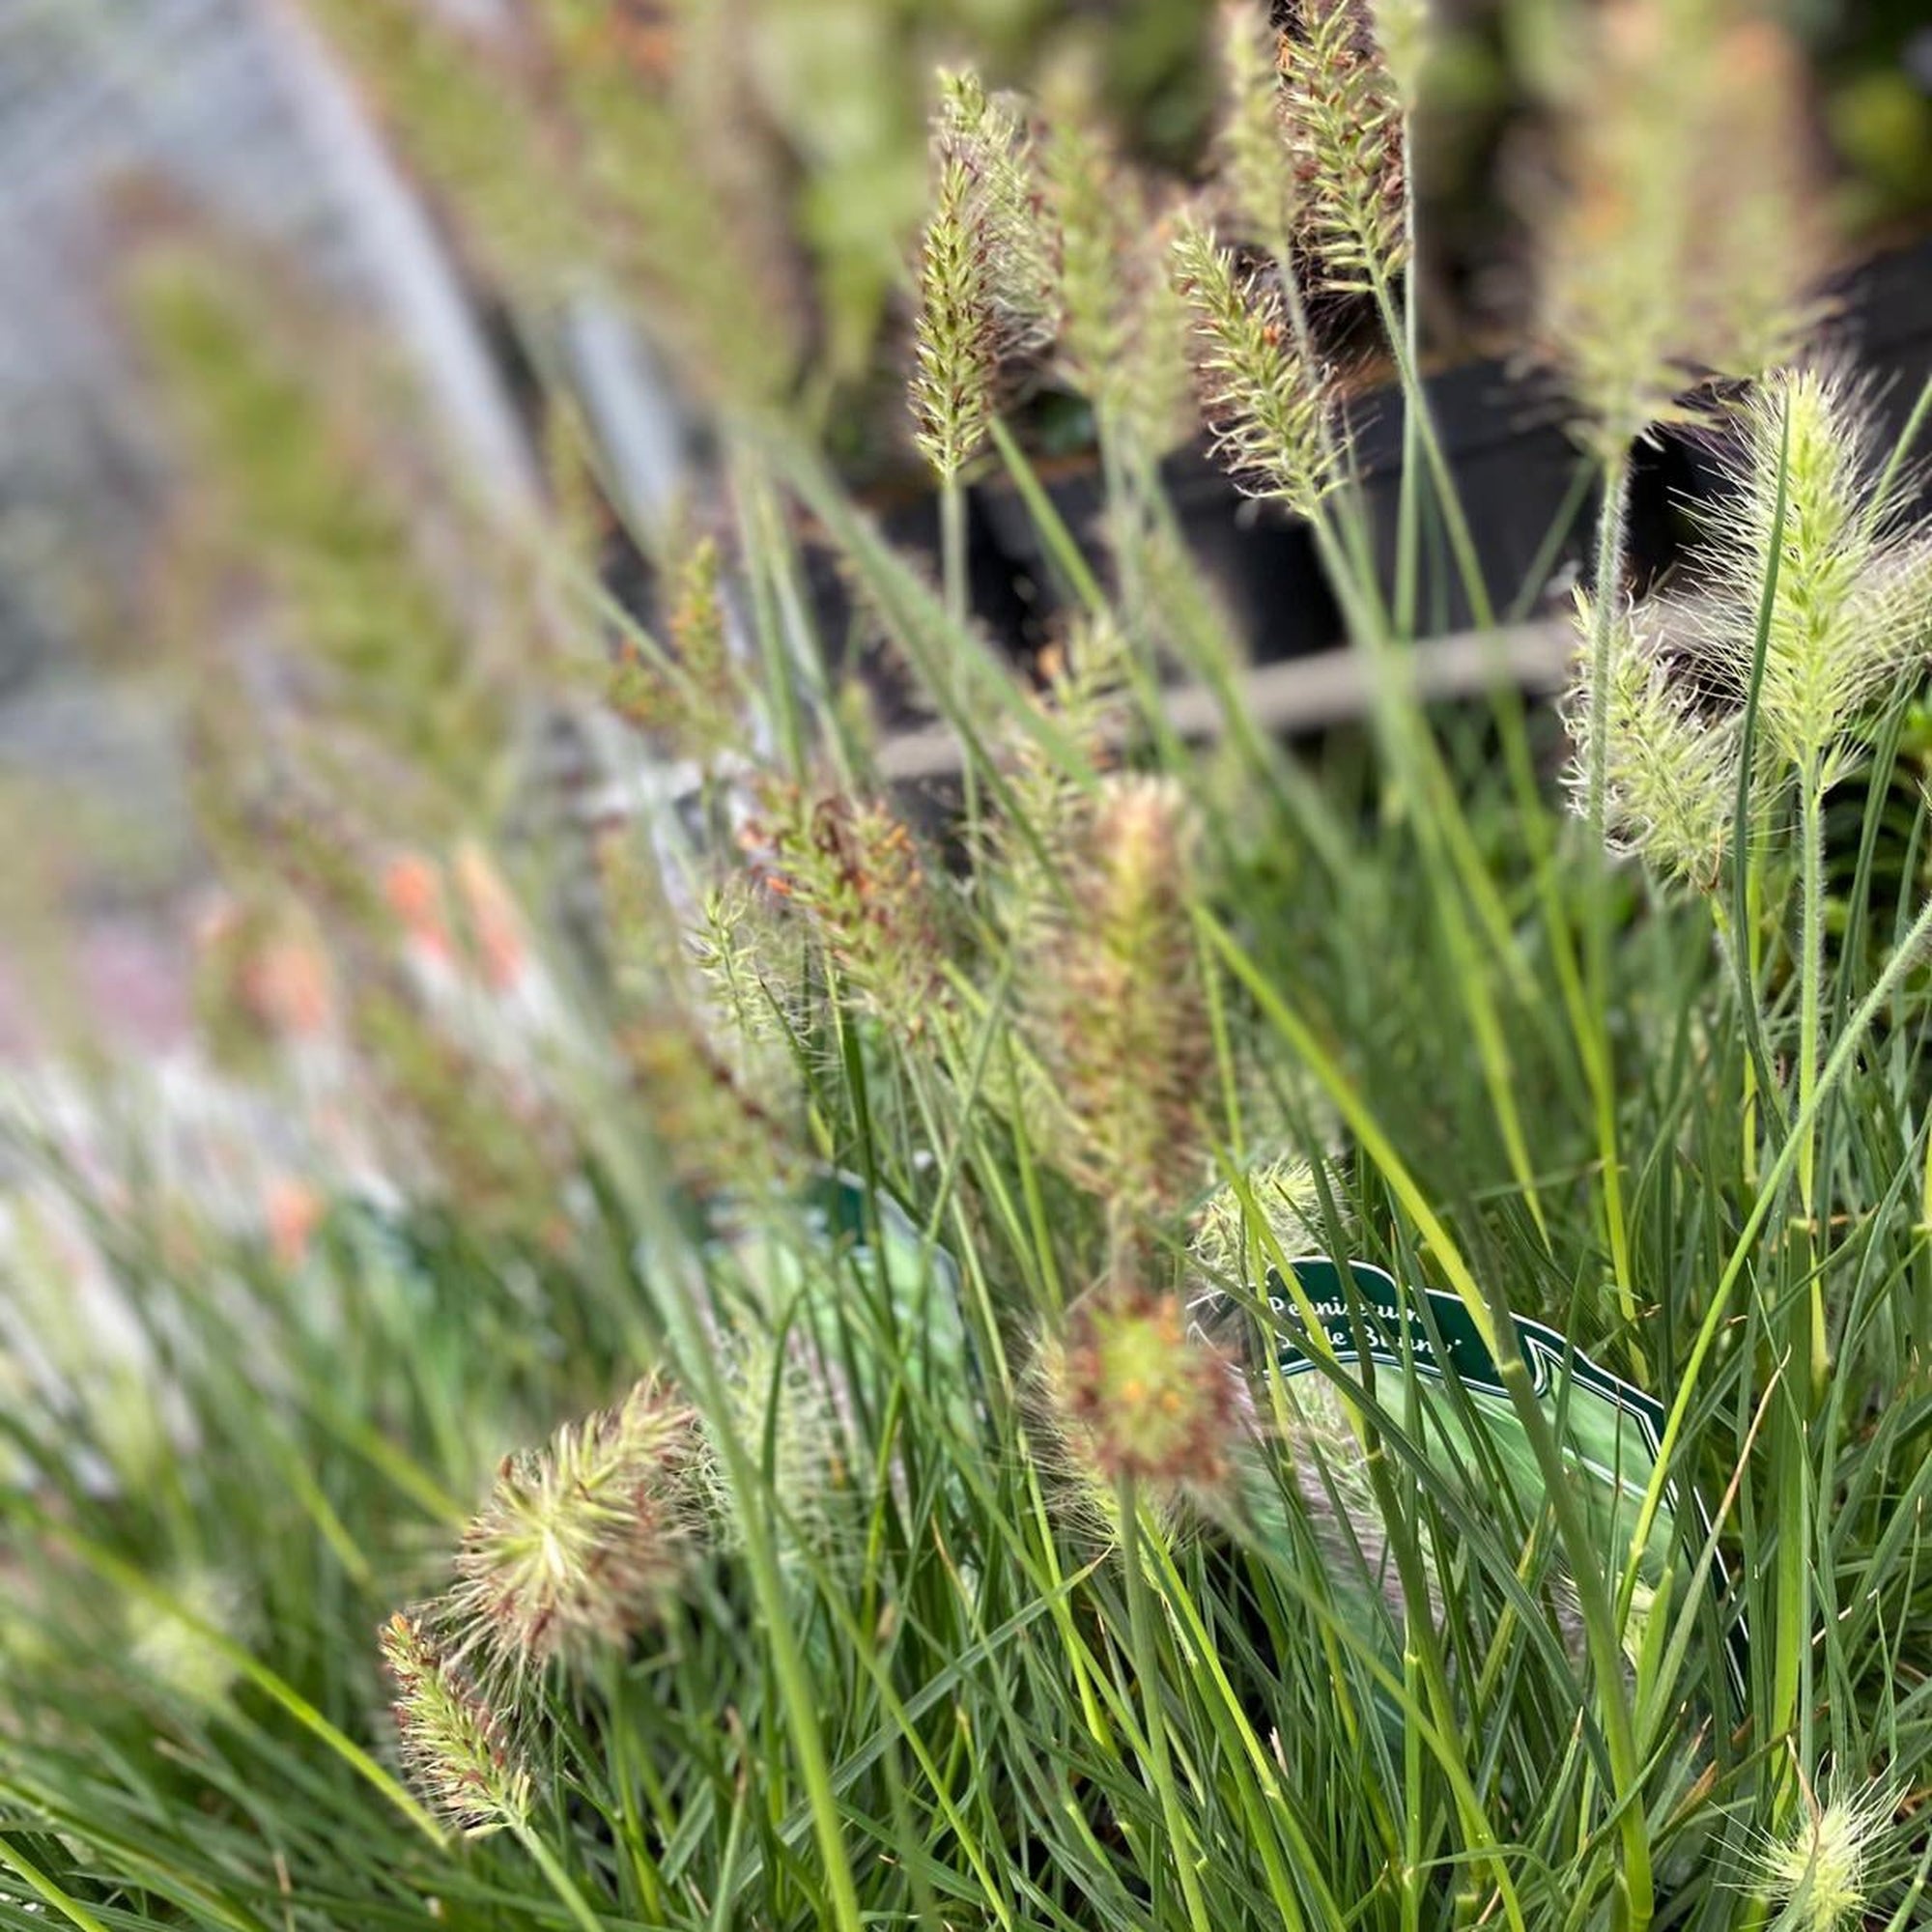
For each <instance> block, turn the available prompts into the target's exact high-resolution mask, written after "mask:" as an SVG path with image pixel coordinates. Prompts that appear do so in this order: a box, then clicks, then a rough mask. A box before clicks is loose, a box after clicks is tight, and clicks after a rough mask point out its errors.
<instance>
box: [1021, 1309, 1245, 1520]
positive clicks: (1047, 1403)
mask: <svg viewBox="0 0 1932 1932" xmlns="http://www.w3.org/2000/svg"><path fill="white" fill-rule="evenodd" d="M1036 1379H1037V1397H1038V1400H1039V1403H1040V1406H1041V1408H1042V1410H1043V1411H1044V1415H1045V1419H1046V1421H1047V1423H1048V1425H1049V1427H1050V1428H1051V1429H1052V1430H1053V1431H1054V1433H1055V1434H1056V1435H1057V1436H1058V1437H1059V1438H1060V1447H1061V1450H1062V1453H1063V1455H1064V1456H1065V1462H1066V1471H1065V1473H1066V1474H1067V1475H1068V1476H1069V1477H1070V1478H1072V1479H1073V1480H1074V1481H1075V1482H1076V1483H1077V1484H1078V1485H1079V1487H1080V1489H1082V1490H1086V1489H1093V1490H1094V1494H1092V1495H1089V1496H1080V1497H1076V1504H1077V1507H1078V1508H1079V1509H1080V1513H1081V1514H1083V1515H1084V1516H1086V1517H1087V1518H1089V1519H1090V1520H1092V1521H1093V1522H1094V1524H1095V1526H1099V1527H1104V1526H1106V1525H1108V1524H1109V1523H1110V1522H1111V1521H1112V1520H1113V1518H1114V1515H1115V1511H1114V1509H1113V1507H1112V1506H1111V1503H1110V1501H1109V1498H1108V1495H1107V1492H1108V1490H1109V1489H1110V1488H1111V1486H1112V1485H1113V1484H1115V1483H1118V1482H1119V1481H1121V1480H1122V1478H1126V1479H1130V1480H1132V1481H1133V1482H1135V1483H1137V1484H1143V1485H1146V1486H1148V1487H1149V1488H1150V1489H1151V1492H1152V1495H1151V1499H1152V1500H1153V1501H1155V1502H1156V1503H1158V1502H1160V1501H1162V1500H1163V1499H1164V1498H1166V1497H1168V1496H1171V1495H1172V1494H1173V1493H1175V1492H1180V1491H1192V1492H1204V1491H1210V1490H1212V1489H1214V1488H1216V1487H1217V1486H1218V1485H1220V1484H1222V1483H1223V1482H1225V1480H1226V1479H1227V1477H1228V1475H1229V1473H1230V1470H1231V1467H1232V1463H1233V1456H1234V1452H1235V1450H1236V1446H1237V1445H1238V1443H1239V1442H1240V1440H1241V1439H1242V1437H1243V1435H1244V1434H1245V1433H1246V1430H1247V1427H1248V1417H1249V1415H1250V1413H1251V1410H1250V1406H1249V1404H1248V1400H1247V1391H1246V1388H1245V1385H1244V1384H1243V1382H1242V1380H1241V1378H1240V1372H1239V1370H1238V1369H1237V1368H1236V1364H1235V1363H1234V1361H1233V1360H1232V1358H1231V1357H1229V1356H1228V1355H1226V1354H1224V1353H1223V1352H1222V1351H1221V1350H1219V1349H1217V1348H1216V1347H1214V1346H1213V1345H1212V1344H1211V1343H1208V1342H1207V1341H1205V1340H1203V1339H1202V1337H1201V1336H1200V1335H1199V1334H1198V1333H1195V1332H1191V1331H1190V1329H1189V1326H1188V1322H1187V1317H1186V1311H1185V1309H1184V1308H1183V1307H1182V1305H1181V1303H1180V1301H1179V1297H1177V1296H1175V1295H1170V1294H1160V1293H1154V1292H1153V1291H1152V1290H1151V1289H1145V1288H1138V1287H1130V1288H1122V1287H1119V1286H1109V1287H1106V1288H1102V1289H1096V1290H1095V1291H1094V1292H1093V1293H1090V1294H1088V1295H1086V1296H1084V1297H1083V1298H1082V1299H1081V1300H1080V1301H1079V1302H1078V1303H1077V1304H1076V1305H1075V1306H1074V1308H1073V1310H1072V1312H1071V1314H1070V1315H1069V1317H1068V1319H1067V1323H1066V1330H1065V1335H1064V1336H1062V1337H1061V1338H1059V1339H1058V1340H1057V1341H1056V1342H1054V1343H1052V1344H1050V1345H1046V1346H1044V1347H1043V1348H1042V1350H1041V1354H1040V1359H1039V1362H1038V1363H1037V1372H1036Z"/></svg>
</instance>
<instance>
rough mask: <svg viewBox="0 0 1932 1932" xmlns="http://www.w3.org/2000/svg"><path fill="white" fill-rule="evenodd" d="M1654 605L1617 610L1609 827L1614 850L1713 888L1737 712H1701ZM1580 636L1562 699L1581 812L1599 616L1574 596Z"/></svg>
mask: <svg viewBox="0 0 1932 1932" xmlns="http://www.w3.org/2000/svg"><path fill="white" fill-rule="evenodd" d="M1654 615H1655V611H1654V609H1651V610H1641V611H1627V612H1624V613H1622V614H1620V615H1618V616H1616V617H1615V618H1613V619H1612V624H1611V632H1610V645H1609V664H1608V672H1607V675H1608V692H1607V699H1606V703H1605V713H1604V733H1605V761H1604V771H1605V792H1604V832H1605V840H1606V842H1607V843H1608V845H1609V846H1610V849H1611V850H1612V851H1620V852H1635V853H1637V854H1639V855H1641V857H1642V858H1643V859H1644V860H1645V861H1646V862H1647V863H1648V864H1650V865H1651V866H1652V867H1655V868H1656V869H1657V870H1658V871H1659V872H1660V873H1662V875H1663V876H1664V877H1666V878H1672V879H1681V880H1683V881H1684V882H1685V883H1686V884H1688V885H1690V886H1694V887H1695V888H1697V890H1699V891H1700V892H1712V891H1715V890H1716V888H1717V884H1718V874H1719V868H1720V867H1722V865H1723V861H1724V855H1725V853H1726V851H1727V850H1728V849H1729V845H1730V838H1731V830H1732V817H1733V810H1734V806H1735V802H1736V798H1737V782H1738V738H1739V730H1738V720H1737V718H1736V717H1735V716H1734V715H1724V716H1720V717H1717V718H1709V717H1706V716H1704V715H1703V714H1702V713H1701V712H1700V710H1699V707H1698V704H1697V700H1696V695H1695V693H1694V692H1693V691H1692V690H1690V688H1689V687H1688V685H1687V683H1686V681H1685V679H1684V676H1683V673H1682V670H1681V669H1675V670H1674V669H1673V668H1672V666H1671V665H1670V663H1669V662H1668V660H1667V659H1666V658H1665V656H1664V655H1663V654H1662V650H1661V649H1660V645H1659V639H1658V637H1657V635H1656V632H1655V630H1654V628H1653V627H1652V626H1653V620H1654ZM1576 621H1577V635H1578V637H1579V638H1580V639H1583V640H1584V646H1583V648H1582V649H1581V650H1579V652H1578V654H1577V673H1576V676H1575V679H1574V680H1573V682H1572V684H1571V687H1570V689H1569V691H1568V692H1567V693H1566V694H1565V696H1564V700H1563V721H1564V724H1565V725H1566V726H1567V727H1568V729H1569V732H1570V736H1571V741H1572V743H1573V744H1574V745H1575V747H1576V755H1575V757H1574V759H1573V761H1572V764H1571V767H1570V771H1569V773H1568V780H1569V783H1570V786H1571V792H1572V797H1573V800H1574V803H1575V805H1576V808H1577V811H1578V812H1582V811H1584V810H1586V809H1587V803H1586V802H1587V798H1588V792H1589V783H1590V762H1591V760H1590V742H1589V740H1590V730H1591V717H1592V710H1591V702H1590V696H1591V693H1590V658H1589V650H1588V639H1589V638H1590V636H1591V631H1592V626H1593V618H1592V614H1591V607H1590V604H1589V602H1588V600H1587V599H1586V598H1585V597H1583V596H1582V595H1581V593H1578V595H1577V617H1576Z"/></svg>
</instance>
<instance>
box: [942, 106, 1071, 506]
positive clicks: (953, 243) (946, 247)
mask: <svg viewBox="0 0 1932 1932" xmlns="http://www.w3.org/2000/svg"><path fill="white" fill-rule="evenodd" d="M931 149H932V161H933V200H932V213H931V215H930V217H929V218H928V220H927V222H926V226H925V233H924V236H923V240H922V242H921V247H920V265H919V314H918V319H917V321H916V323H915V325H914V368H913V377H912V384H911V394H910V401H911V405H912V412H913V425H914V429H913V434H914V440H915V441H916V442H917V443H918V444H919V447H920V450H921V451H922V453H923V455H924V456H925V458H926V460H927V461H928V462H929V463H931V465H932V467H933V469H935V470H937V471H938V473H939V474H940V475H941V476H942V477H952V476H955V475H957V474H958V472H959V470H960V469H962V468H963V467H964V466H965V465H966V464H967V463H969V462H970V461H971V460H972V459H973V457H974V456H975V455H976V454H977V453H978V452H979V449H980V445H981V443H982V442H983V441H984V440H985V437H986V432H987V429H988V427H989V425H990V423H991V421H992V416H993V412H994V409H995V406H996V402H997V396H998V389H999V383H1000V374H1001V368H1002V365H1003V364H1004V363H1005V362H1006V360H1007V359H1008V358H1009V357H1011V356H1017V355H1033V354H1037V352H1038V351H1039V350H1041V349H1043V348H1044V347H1045V346H1046V344H1047V342H1048V341H1049V340H1051V338H1052V334H1053V327H1054V320H1055V307H1056V276H1055V273H1054V266H1053V249H1052V247H1051V245H1050V243H1049V240H1048V234H1047V228H1046V224H1045V223H1044V221H1043V220H1042V219H1041V215H1040V208H1039V200H1040V196H1039V189H1038V186H1037V183H1036V181H1035V179H1034V166H1033V149H1032V141H1031V137H1030V135H1029V133H1028V129H1027V126H1026V120H1025V117H1024V115H1023V114H1022V113H1021V111H1020V108H1019V105H1018V103H1017V101H1016V100H1015V99H1013V98H1012V97H1011V96H1010V95H1004V94H995V95H989V94H987V92H986V91H985V89H984V88H983V87H982V86H981V85H980V80H979V77H978V76H977V75H975V74H972V73H955V74H946V75H942V76H941V81H940V102H939V110H938V112H937V114H936V115H935V116H934V118H933V124H932V138H931Z"/></svg>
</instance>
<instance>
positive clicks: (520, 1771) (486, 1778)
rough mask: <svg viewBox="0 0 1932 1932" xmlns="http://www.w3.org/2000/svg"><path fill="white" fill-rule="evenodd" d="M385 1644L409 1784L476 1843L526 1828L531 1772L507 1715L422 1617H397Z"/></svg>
mask: <svg viewBox="0 0 1932 1932" xmlns="http://www.w3.org/2000/svg"><path fill="white" fill-rule="evenodd" d="M382 1643H383V1662H384V1665H385V1666H386V1667H387V1669H388V1673H389V1678H390V1681H391V1683H392V1684H393V1685H394V1687H395V1701H394V1704H393V1707H392V1708H393V1709H394V1712H395V1719H396V1731H397V1735H398V1739H399V1742H400V1745H401V1750H402V1760H403V1769H404V1772H405V1773H406V1774H407V1776H408V1777H409V1779H410V1781H411V1783H412V1784H413V1785H414V1786H415V1788H416V1789H417V1791H418V1792H420V1793H421V1795H422V1796H423V1798H424V1799H425V1800H426V1801H427V1802H428V1803H429V1804H430V1805H431V1806H432V1807H433V1808H434V1809H435V1810H437V1811H439V1812H440V1813H441V1814H442V1816H443V1817H445V1818H446V1819H448V1821H449V1822H450V1823H451V1824H452V1825H454V1826H456V1828H457V1829H458V1830H459V1831H461V1832H463V1833H467V1834H468V1835H469V1836H471V1837H480V1836H482V1835H483V1834H484V1833H489V1832H496V1831H500V1830H501V1829H502V1828H503V1827H505V1826H510V1827H513V1828H514V1827H519V1826H521V1825H523V1824H524V1822H525V1821H526V1819H527V1818H528V1816H529V1809H530V1779H529V1773H528V1771H527V1770H526V1768H525V1765H524V1762H523V1758H522V1754H521V1753H520V1752H519V1751H518V1750H517V1748H516V1746H515V1743H514V1741H513V1740H512V1739H511V1737H510V1734H509V1727H508V1724H507V1723H506V1722H505V1720H504V1719H503V1717H502V1716H501V1714H500V1713H498V1712H497V1711H496V1710H495V1709H493V1708H492V1707H491V1705H490V1704H489V1703H488V1702H486V1701H485V1699H484V1697H483V1695H482V1693H481V1692H480V1691H479V1690H477V1689H476V1687H475V1685H474V1684H472V1683H471V1682H470V1681H469V1678H468V1677H467V1676H466V1675H465V1674H464V1672H463V1670H462V1669H461V1668H460V1667H459V1666H458V1665H457V1664H456V1663H454V1662H451V1660H450V1659H449V1658H448V1657H446V1656H445V1655H444V1654H443V1653H442V1651H441V1649H440V1647H439V1646H438V1644H437V1643H436V1641H435V1640H434V1639H433V1638H432V1637H431V1636H430V1635H429V1634H428V1633H427V1632H426V1631H425V1629H424V1626H423V1621H422V1619H421V1617H419V1616H417V1615H414V1614H412V1613H411V1612H409V1611H403V1610H399V1611H397V1613H396V1614H395V1615H394V1616H392V1617H391V1618H390V1619H389V1621H388V1622H387V1623H386V1624H384V1627H383V1635H382Z"/></svg>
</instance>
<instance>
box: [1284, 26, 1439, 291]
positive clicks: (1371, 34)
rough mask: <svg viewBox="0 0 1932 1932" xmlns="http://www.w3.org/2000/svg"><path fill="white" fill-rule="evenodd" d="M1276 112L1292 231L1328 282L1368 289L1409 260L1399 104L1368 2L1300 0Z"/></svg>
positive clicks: (1390, 278)
mask: <svg viewBox="0 0 1932 1932" xmlns="http://www.w3.org/2000/svg"><path fill="white" fill-rule="evenodd" d="M1280 60H1281V84H1282V119H1283V127H1284V128H1285V131H1286V137H1287V142H1288V151H1289V157H1290V165H1291V167H1292V168H1293V173H1294V177H1295V181H1296V185H1297V189H1298V193H1297V204H1298V210H1299V213H1300V227H1301V237H1302V240H1303V242H1304V245H1305V246H1306V247H1307V248H1308V250H1309V252H1310V253H1311V254H1312V255H1313V256H1314V257H1315V259H1316V260H1317V261H1318V262H1319V263H1321V267H1322V269H1323V270H1324V271H1325V274H1324V279H1325V281H1326V284H1327V286H1328V287H1329V288H1331V289H1336V290H1344V291H1357V292H1360V293H1364V294H1366V293H1370V292H1372V291H1373V290H1374V289H1375V288H1376V287H1377V285H1378V283H1379V284H1381V285H1383V286H1386V285H1387V284H1388V283H1389V282H1391V281H1393V280H1394V278H1395V277H1396V276H1397V275H1399V274H1400V273H1401V272H1402V270H1403V269H1404V267H1405V266H1406V263H1407V260H1408V241H1407V222H1406V213H1405V209H1404V198H1405V194H1406V187H1405V177H1406V167H1407V153H1406V138H1405V133H1404V127H1403V104H1402V99H1401V98H1400V96H1399V95H1398V94H1397V91H1396V86H1395V81H1394V79H1393V78H1392V77H1391V75H1390V72H1389V70H1388V67H1387V65H1386V63H1385V62H1384V60H1383V58H1382V54H1381V49H1380V48H1379V47H1378V45H1377V43H1376V28H1375V21H1374V19H1373V18H1372V17H1371V13H1370V9H1369V7H1368V5H1367V0H1302V5H1301V8H1300V26H1299V31H1298V32H1296V31H1291V32H1289V33H1286V34H1284V35H1283V36H1282V38H1281V49H1280Z"/></svg>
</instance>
